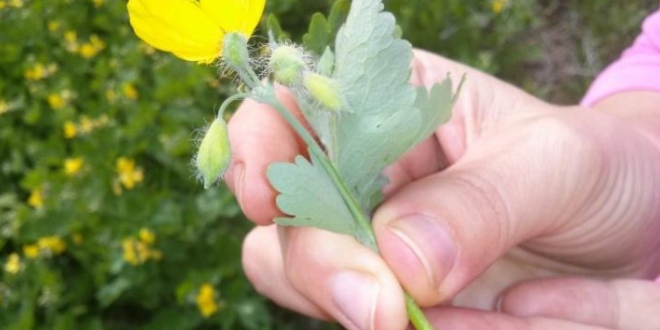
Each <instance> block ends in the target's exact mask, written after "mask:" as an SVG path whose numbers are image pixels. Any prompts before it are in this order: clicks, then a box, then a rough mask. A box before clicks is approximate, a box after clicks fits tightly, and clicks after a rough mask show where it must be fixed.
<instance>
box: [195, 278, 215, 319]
mask: <svg viewBox="0 0 660 330" xmlns="http://www.w3.org/2000/svg"><path fill="white" fill-rule="evenodd" d="M195 301H196V302H197V307H198V308H199V312H200V314H202V316H203V317H209V316H211V315H213V314H214V313H216V312H217V311H218V304H217V303H216V302H215V289H213V286H212V285H211V284H208V283H204V284H202V286H201V287H200V288H199V293H197V298H195Z"/></svg>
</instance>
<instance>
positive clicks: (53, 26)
mask: <svg viewBox="0 0 660 330" xmlns="http://www.w3.org/2000/svg"><path fill="white" fill-rule="evenodd" d="M61 25H62V23H61V22H60V21H50V22H48V31H50V32H55V31H57V30H59V29H60V26H61Z"/></svg>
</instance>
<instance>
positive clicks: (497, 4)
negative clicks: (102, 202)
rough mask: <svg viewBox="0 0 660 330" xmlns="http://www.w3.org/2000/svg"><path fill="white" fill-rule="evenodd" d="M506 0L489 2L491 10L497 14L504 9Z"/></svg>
mask: <svg viewBox="0 0 660 330" xmlns="http://www.w3.org/2000/svg"><path fill="white" fill-rule="evenodd" d="M508 2H509V1H508V0H493V1H492V3H491V10H492V11H493V13H494V14H495V15H498V14H500V13H501V12H502V10H504V7H505V6H506V5H507V3H508Z"/></svg>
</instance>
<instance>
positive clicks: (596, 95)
mask: <svg viewBox="0 0 660 330" xmlns="http://www.w3.org/2000/svg"><path fill="white" fill-rule="evenodd" d="M631 90H647V91H657V92H660V11H656V12H655V13H653V14H652V15H651V16H649V17H648V18H646V20H645V21H644V24H643V26H642V33H641V34H640V35H639V36H638V37H637V39H636V40H635V43H634V44H633V45H632V46H631V47H630V48H628V49H627V50H626V51H624V52H623V54H622V55H621V57H620V58H619V59H618V60H617V61H615V62H614V63H612V64H610V66H609V67H607V68H606V69H605V70H604V71H603V72H601V73H600V74H599V75H598V77H597V78H596V80H595V81H594V82H593V84H592V85H591V87H590V88H589V90H588V91H587V94H586V95H585V96H584V98H583V99H582V102H581V104H582V105H584V106H588V107H589V106H593V105H594V104H596V103H598V101H600V100H602V99H604V98H606V97H608V96H610V95H613V94H616V93H620V92H625V91H631Z"/></svg>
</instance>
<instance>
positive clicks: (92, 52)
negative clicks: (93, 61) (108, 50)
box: [79, 35, 105, 59]
mask: <svg viewBox="0 0 660 330" xmlns="http://www.w3.org/2000/svg"><path fill="white" fill-rule="evenodd" d="M103 48H105V43H104V42H103V41H102V40H101V38H99V37H98V36H97V35H92V36H91V37H90V38H89V42H86V43H84V44H82V46H80V49H79V51H80V56H82V57H84V58H87V59H90V58H92V57H94V56H96V54H98V53H99V52H100V51H102V50H103Z"/></svg>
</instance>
